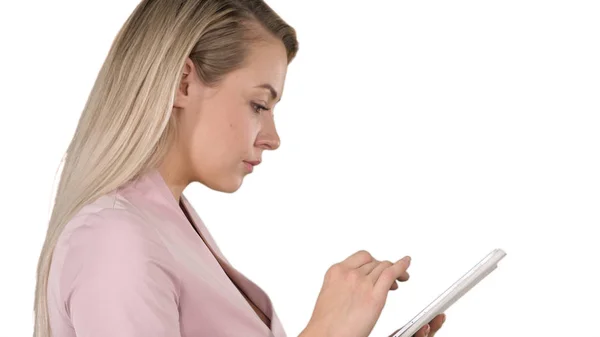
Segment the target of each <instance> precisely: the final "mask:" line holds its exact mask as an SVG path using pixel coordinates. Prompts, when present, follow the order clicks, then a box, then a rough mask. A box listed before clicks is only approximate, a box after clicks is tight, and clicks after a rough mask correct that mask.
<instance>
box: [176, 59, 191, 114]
mask: <svg viewBox="0 0 600 337" xmlns="http://www.w3.org/2000/svg"><path fill="white" fill-rule="evenodd" d="M194 71H195V67H194V62H193V61H192V60H191V59H190V58H189V57H188V58H186V60H185V64H184V65H183V69H182V74H181V81H179V85H178V86H177V91H176V92H175V102H174V103H173V107H174V108H184V107H185V106H186V105H187V103H188V101H189V97H190V95H189V94H190V92H189V91H190V90H189V89H190V85H191V84H192V79H193V72H194Z"/></svg>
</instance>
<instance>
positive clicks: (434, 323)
mask: <svg viewBox="0 0 600 337" xmlns="http://www.w3.org/2000/svg"><path fill="white" fill-rule="evenodd" d="M444 321H446V314H439V315H437V316H435V317H434V318H433V319H432V320H431V322H429V326H430V327H431V332H430V333H429V337H433V336H435V333H436V332H438V331H439V330H440V329H441V328H442V325H443V324H444Z"/></svg>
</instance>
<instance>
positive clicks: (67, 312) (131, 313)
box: [48, 170, 286, 337]
mask: <svg viewBox="0 0 600 337" xmlns="http://www.w3.org/2000/svg"><path fill="white" fill-rule="evenodd" d="M182 202H183V204H184V206H185V207H186V209H187V210H188V212H189V213H190V216H191V217H192V219H193V222H194V225H195V227H196V229H197V230H198V231H199V232H200V233H202V235H203V237H204V238H205V239H206V242H207V244H208V245H209V246H210V248H212V250H213V251H214V252H215V254H216V255H217V256H218V257H219V259H220V260H221V261H222V262H223V263H224V266H223V267H221V265H219V263H218V261H217V260H216V259H215V257H214V256H213V254H212V253H211V252H210V250H209V249H208V247H207V245H206V244H205V243H204V241H203V240H202V239H201V237H200V236H199V235H198V234H197V233H196V232H195V231H194V228H193V227H192V226H191V225H190V222H189V221H188V220H187V218H186V216H185V214H184V213H183V212H182V211H181V208H180V207H179V205H178V202H177V201H176V200H175V198H174V197H173V195H172V194H171V191H170V190H169V189H168V187H167V185H166V184H165V182H164V180H163V179H162V176H161V175H160V174H159V173H158V171H156V170H155V171H152V172H151V173H148V174H146V175H143V176H142V177H140V178H139V179H137V180H136V181H133V182H130V183H128V184H126V185H125V186H123V187H122V188H120V189H118V190H117V191H115V192H113V193H110V194H107V195H105V196H103V197H101V198H99V199H98V200H96V201H95V202H93V203H91V204H89V205H87V206H86V207H84V208H83V209H82V210H81V211H80V212H79V213H78V214H77V215H76V216H75V217H73V219H72V220H71V221H70V222H69V223H68V224H67V226H66V227H65V230H64V232H63V233H62V234H61V237H60V239H59V241H58V245H57V246H56V250H55V252H54V255H53V260H52V267H51V270H50V279H49V284H48V301H49V314H50V325H51V328H52V333H53V337H75V336H77V337H109V336H110V337H203V336H207V337H208V336H209V337H219V336H223V337H225V336H231V337H233V336H235V337H240V336H243V337H267V336H269V337H286V334H285V332H284V329H283V327H282V325H281V322H280V321H279V319H278V318H277V315H276V313H275V310H274V309H273V305H272V303H271V301H270V299H269V297H268V295H267V294H266V293H265V292H264V291H263V290H262V289H261V288H260V287H258V286H257V285H256V284H254V283H253V282H252V281H250V280H249V279H248V278H246V277H245V276H244V275H242V274H241V273H240V272H238V271H237V270H236V269H235V268H233V267H232V266H231V265H230V264H229V262H228V261H227V259H226V258H225V256H223V253H222V252H221V251H220V250H219V248H218V246H217V244H216V243H215V241H214V239H213V238H212V236H211V235H210V233H209V232H208V230H207V229H206V227H205V226H204V224H203V222H202V220H201V219H200V218H199V216H198V214H196V212H195V211H194V209H193V207H192V206H191V205H190V203H189V201H188V200H187V199H186V198H185V197H184V196H182ZM224 269H227V271H228V273H229V275H230V276H231V279H233V280H234V281H235V283H236V284H237V285H238V286H239V287H240V288H241V289H242V290H243V291H244V293H246V294H247V296H248V297H249V298H250V299H251V300H252V301H253V302H254V303H255V304H256V305H257V306H258V307H259V308H260V309H261V310H262V312H263V313H265V315H266V316H267V317H269V318H270V319H271V326H270V328H269V327H267V325H266V324H265V323H263V321H262V320H261V319H260V318H259V317H258V316H257V314H256V313H255V311H254V309H253V308H252V307H251V306H250V305H249V304H248V302H247V301H246V299H245V298H244V297H243V295H242V294H241V293H240V291H239V290H238V289H237V288H236V286H235V284H234V283H233V282H232V281H231V279H230V278H229V277H228V276H227V274H226V273H225V272H224Z"/></svg>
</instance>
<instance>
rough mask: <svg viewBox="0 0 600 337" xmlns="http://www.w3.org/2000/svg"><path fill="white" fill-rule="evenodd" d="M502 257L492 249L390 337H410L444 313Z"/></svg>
mask: <svg viewBox="0 0 600 337" xmlns="http://www.w3.org/2000/svg"><path fill="white" fill-rule="evenodd" d="M504 256H506V253H505V252H504V251H503V250H502V249H494V250H493V251H492V252H491V253H489V254H488V255H487V256H486V257H484V258H483V260H481V261H480V262H479V263H477V264H476V265H475V266H474V267H473V268H471V270H469V271H468V272H467V273H466V274H465V275H463V277H461V278H460V279H458V281H456V282H454V284H453V285H451V286H450V288H448V289H447V290H446V291H445V292H443V293H442V294H441V295H440V296H438V297H437V298H436V299H435V300H434V301H433V302H431V304H429V305H428V306H427V307H426V308H425V309H423V310H422V311H421V312H420V313H419V314H418V315H416V316H415V317H414V318H413V319H411V320H410V321H409V322H408V323H406V325H405V326H403V327H402V329H400V330H398V332H396V333H395V334H393V335H392V337H412V336H413V335H414V334H415V333H416V332H417V331H419V329H420V328H422V327H423V326H424V325H425V324H427V323H429V322H430V321H431V320H432V319H434V318H435V316H437V315H439V314H441V313H443V312H444V311H446V309H448V308H449V307H450V306H451V305H452V304H454V302H456V301H457V300H458V299H459V298H461V297H462V296H463V295H464V294H466V293H467V292H468V291H469V290H471V288H473V287H474V286H475V285H476V284H477V283H479V281H481V280H483V279H484V278H485V277H486V276H488V275H489V274H490V273H491V272H492V271H494V269H496V267H498V262H499V261H500V260H502V258H504Z"/></svg>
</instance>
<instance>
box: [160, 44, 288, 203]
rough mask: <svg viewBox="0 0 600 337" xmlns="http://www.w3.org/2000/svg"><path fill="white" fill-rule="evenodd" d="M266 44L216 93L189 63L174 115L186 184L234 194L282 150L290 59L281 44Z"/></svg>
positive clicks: (257, 47) (255, 48) (255, 49)
mask: <svg viewBox="0 0 600 337" xmlns="http://www.w3.org/2000/svg"><path fill="white" fill-rule="evenodd" d="M267 41H268V42H263V43H256V44H254V45H253V46H252V47H251V50H250V54H249V55H248V59H247V63H246V65H245V67H244V68H242V69H239V70H236V71H234V72H231V73H229V74H228V75H227V76H226V77H225V78H224V79H223V81H222V82H220V84H219V85H218V86H217V87H212V88H210V87H207V86H206V85H204V84H203V83H202V82H201V80H200V78H199V77H198V75H197V73H196V69H195V67H194V64H193V62H192V61H191V60H190V59H189V58H188V59H187V61H186V64H185V67H184V72H183V73H184V77H183V79H182V81H181V84H180V86H179V89H178V91H177V94H176V97H175V104H174V110H173V113H174V114H177V115H176V118H177V119H178V128H179V130H178V139H177V140H176V151H177V152H178V156H177V157H178V158H177V160H176V161H177V162H179V163H180V164H181V166H183V167H180V168H178V169H177V171H178V172H180V173H181V174H183V175H186V176H187V177H186V178H185V179H189V180H190V181H198V182H200V183H202V184H204V185H206V186H208V187H209V188H212V189H215V190H218V191H222V192H234V191H236V190H237V189H238V188H239V187H240V186H241V184H242V180H243V178H244V177H245V176H246V175H247V174H249V173H251V172H252V170H253V169H255V166H256V165H258V164H259V163H260V162H261V160H262V153H263V151H265V150H275V149H277V148H278V147H279V135H278V134H277V130H276V129H275V123H274V121H273V109H274V107H275V105H276V103H277V102H278V101H279V99H280V98H281V94H282V92H283V87H284V81H285V76H286V72H287V54H286V49H285V47H284V45H283V43H282V42H281V41H279V40H275V39H270V40H267ZM185 74H187V75H185ZM168 157H169V156H168ZM168 157H167V158H168Z"/></svg>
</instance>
